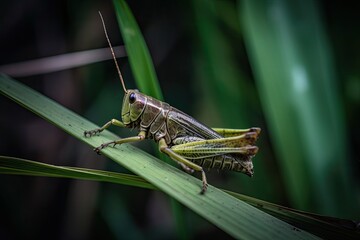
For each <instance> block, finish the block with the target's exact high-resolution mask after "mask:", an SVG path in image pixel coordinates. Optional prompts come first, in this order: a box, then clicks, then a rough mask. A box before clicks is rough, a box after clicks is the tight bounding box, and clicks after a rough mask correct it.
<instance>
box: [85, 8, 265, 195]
mask: <svg viewBox="0 0 360 240" xmlns="http://www.w3.org/2000/svg"><path fill="white" fill-rule="evenodd" d="M99 14H100V17H101V21H102V24H103V27H104V32H105V36H106V39H107V41H108V44H109V46H110V50H111V54H112V56H113V58H114V61H115V65H116V68H117V71H118V74H119V77H120V80H121V83H122V87H123V90H124V93H125V95H124V99H123V105H122V111H121V118H122V121H119V120H116V119H112V120H111V121H109V122H107V123H106V124H105V125H104V126H102V127H101V128H97V129H94V130H90V131H85V132H84V135H85V137H91V136H93V135H95V134H98V133H100V132H102V131H103V130H104V129H106V128H108V127H109V126H111V125H115V126H119V127H127V128H136V129H138V130H139V133H138V135H137V136H134V137H128V138H122V139H117V140H114V141H111V142H107V143H104V144H101V145H100V146H99V147H97V148H95V149H94V151H95V152H97V153H100V151H101V150H102V149H104V148H106V147H108V146H110V145H113V147H114V146H115V145H118V144H122V143H129V142H137V141H142V140H144V139H153V140H155V142H157V143H158V144H159V150H160V151H161V152H162V153H165V154H166V155H168V156H169V157H170V158H171V159H173V160H174V161H176V162H177V163H179V164H180V166H181V167H182V168H183V169H184V170H185V171H186V172H188V173H193V172H194V171H199V172H201V174H202V188H201V192H200V193H201V194H203V193H205V191H206V189H207V186H208V183H207V180H206V175H205V171H204V169H210V168H215V169H220V170H232V171H237V172H242V173H245V174H246V175H248V176H252V175H253V173H254V171H253V163H252V160H251V159H252V157H253V156H254V155H255V154H256V153H257V151H258V147H257V146H254V143H255V141H256V139H257V137H258V135H259V134H260V131H261V129H260V128H255V127H253V128H248V129H221V128H213V129H211V128H209V127H207V126H205V125H204V124H202V123H200V122H198V121H197V120H195V119H194V118H192V117H190V116H189V115H187V114H185V113H183V112H181V111H180V110H178V109H176V108H174V107H172V106H170V105H169V104H168V103H165V102H162V101H159V100H157V99H155V98H152V97H150V96H147V95H145V94H143V93H141V92H139V91H138V90H132V89H126V87H125V83H124V80H123V78H122V75H121V72H120V68H119V66H118V64H117V61H116V58H115V54H114V51H113V48H112V46H111V43H110V39H109V37H108V35H107V32H106V28H105V23H104V20H103V18H102V16H101V13H99Z"/></svg>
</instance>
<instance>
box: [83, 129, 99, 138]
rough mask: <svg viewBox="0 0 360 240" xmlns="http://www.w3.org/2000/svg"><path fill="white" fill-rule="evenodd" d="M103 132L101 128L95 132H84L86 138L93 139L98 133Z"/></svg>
mask: <svg viewBox="0 0 360 240" xmlns="http://www.w3.org/2000/svg"><path fill="white" fill-rule="evenodd" d="M100 132H102V130H101V129H100V128H97V129H94V130H90V131H84V136H85V137H92V136H94V135H96V134H98V133H100Z"/></svg>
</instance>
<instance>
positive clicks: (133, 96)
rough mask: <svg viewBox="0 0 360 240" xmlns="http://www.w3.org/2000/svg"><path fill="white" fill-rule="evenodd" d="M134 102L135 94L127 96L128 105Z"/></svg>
mask: <svg viewBox="0 0 360 240" xmlns="http://www.w3.org/2000/svg"><path fill="white" fill-rule="evenodd" d="M135 100H136V95H135V93H131V94H130V96H129V103H134V102H135Z"/></svg>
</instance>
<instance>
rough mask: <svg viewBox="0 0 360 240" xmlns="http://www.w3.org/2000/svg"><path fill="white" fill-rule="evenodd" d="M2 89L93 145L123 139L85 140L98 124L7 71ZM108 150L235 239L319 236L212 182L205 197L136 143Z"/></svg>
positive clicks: (198, 183)
mask: <svg viewBox="0 0 360 240" xmlns="http://www.w3.org/2000/svg"><path fill="white" fill-rule="evenodd" d="M0 92H1V93H2V94H3V95H5V96H7V97H9V98H10V99H12V100H14V101H15V102H17V103H18V104H20V105H22V106H24V107H25V108H27V109H29V110H30V111H32V112H34V113H35V114H37V115H39V116H40V117H42V118H44V119H45V120H47V121H49V122H50V123H52V124H54V125H55V126H58V127H59V128H61V129H63V130H64V131H65V132H67V133H69V134H70V135H72V136H74V137H76V138H77V139H79V140H80V141H83V142H84V143H87V144H89V145H91V146H92V147H96V146H98V145H100V144H101V143H104V142H107V141H109V140H113V139H116V138H117V136H116V135H115V134H112V133H110V132H109V131H104V132H103V133H102V134H101V135H100V136H96V137H92V138H85V137H84V136H83V132H84V131H85V130H88V129H94V128H96V127H97V126H96V125H94V124H93V123H91V122H89V121H87V120H86V119H84V118H82V117H80V116H78V115H77V114H75V113H73V112H72V111H70V110H68V109H66V108H64V107H63V106H61V105H59V104H58V103H56V102H54V101H52V100H50V99H48V98H46V97H44V96H43V95H41V94H40V93H38V92H36V91H34V90H32V89H30V88H28V87H26V86H24V85H23V84H21V83H19V82H16V81H14V80H12V79H10V78H9V77H7V76H5V75H0ZM102 153H103V154H104V155H105V156H107V157H109V158H110V159H112V160H114V161H115V162H117V163H118V164H120V165H122V166H124V167H125V168H127V169H129V170H130V171H132V172H134V173H135V174H137V175H139V176H141V177H142V178H144V179H145V180H146V181H148V182H149V183H151V184H153V185H154V186H155V187H156V188H158V189H159V190H161V191H163V192H164V193H165V194H167V195H169V196H171V197H173V198H175V199H176V200H177V201H179V202H180V203H182V204H183V205H184V206H186V207H188V208H190V209H191V210H193V211H194V212H196V213H198V214H199V215H200V216H202V217H204V218H205V219H207V220H208V221H210V222H211V223H213V224H215V225H216V226H218V227H219V228H220V229H222V230H223V231H225V232H227V233H228V234H230V235H231V236H233V237H235V238H241V239H264V238H276V239H289V238H292V239H315V238H316V237H315V236H314V235H312V234H310V233H308V232H305V231H303V230H300V229H298V228H295V227H294V226H292V225H289V224H287V223H285V222H283V221H281V220H279V219H277V218H275V217H272V216H271V215H269V214H267V213H264V212H262V211H260V210H258V209H256V208H254V207H252V206H250V205H249V204H247V203H245V202H243V201H239V200H238V199H236V198H234V197H232V196H230V195H228V194H226V193H224V192H223V191H221V190H219V189H217V188H215V187H213V186H211V185H209V188H208V191H207V192H206V194H205V195H200V194H199V191H200V186H201V181H200V180H198V179H196V178H194V177H192V176H190V175H188V174H186V173H184V172H182V171H180V170H179V169H177V168H174V167H172V166H170V165H168V164H166V163H164V162H162V161H160V160H158V159H156V158H154V157H152V156H150V155H149V154H147V153H144V152H143V151H141V150H139V149H136V148H134V147H132V146H131V145H128V144H124V145H121V146H118V147H116V148H106V149H104V151H103V152H102Z"/></svg>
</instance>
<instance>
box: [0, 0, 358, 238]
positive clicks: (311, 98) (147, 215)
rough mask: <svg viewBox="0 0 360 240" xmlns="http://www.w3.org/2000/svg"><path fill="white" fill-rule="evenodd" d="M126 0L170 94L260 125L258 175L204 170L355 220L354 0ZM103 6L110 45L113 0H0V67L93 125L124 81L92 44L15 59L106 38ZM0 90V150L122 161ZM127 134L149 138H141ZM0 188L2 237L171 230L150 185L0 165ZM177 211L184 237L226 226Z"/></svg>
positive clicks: (231, 120) (288, 202) (247, 188)
mask: <svg viewBox="0 0 360 240" xmlns="http://www.w3.org/2000/svg"><path fill="white" fill-rule="evenodd" d="M128 4H129V7H130V9H131V10H132V11H133V14H134V16H135V18H136V20H137V21H138V24H139V26H140V29H141V30H142V32H143V35H144V38H145V41H146V43H147V45H148V47H149V50H150V53H151V56H152V59H153V62H154V66H155V69H156V72H157V75H158V79H159V82H160V85H161V88H162V91H163V95H164V98H165V100H166V101H167V102H168V103H170V104H171V105H172V106H174V107H176V108H178V109H181V110H182V111H184V112H186V113H188V114H190V115H192V116H193V117H195V118H196V119H198V120H200V121H202V122H204V123H206V124H207V125H209V126H213V127H224V128H247V127H251V126H257V127H261V128H262V130H263V131H262V135H261V138H260V140H259V142H258V145H259V147H260V152H259V154H258V155H257V156H256V157H255V158H254V165H255V176H254V177H253V178H248V177H247V176H245V175H241V174H238V173H231V172H218V171H210V172H209V173H208V179H209V182H210V183H211V184H213V185H215V186H218V187H222V188H225V189H228V190H232V191H235V192H239V193H243V194H246V195H250V196H252V197H256V198H259V199H263V200H266V201H270V202H273V203H277V204H281V205H284V206H288V207H292V208H296V209H300V210H304V211H309V212H313V213H318V214H323V215H329V216H334V217H339V218H347V219H354V220H356V219H357V220H359V216H360V207H359V206H360V191H359V184H358V182H359V176H360V175H359V174H360V172H359V166H360V163H359V159H360V154H359V151H358V148H359V146H360V141H359V138H358V136H359V134H360V128H359V126H358V122H359V120H360V116H359V113H360V111H359V106H360V70H359V69H360V45H359V42H360V28H359V20H360V18H359V15H358V11H357V8H356V6H355V5H351V4H349V3H348V2H343V1H310V0H305V1H285V0H273V1H250V0H246V1H240V0H239V1H230V0H228V1H204V0H203V1H201V0H196V1H128ZM99 10H100V11H101V12H102V14H103V16H104V17H105V21H106V24H107V30H108V33H109V35H110V38H111V41H112V42H113V45H116V46H121V45H122V44H123V41H122V38H121V35H120V32H119V28H118V24H117V22H116V16H115V12H114V7H113V4H112V2H111V1H94V0H90V1H40V0H23V1H2V2H1V3H0V13H1V17H0V41H1V44H0V71H1V72H7V73H9V75H10V76H12V77H13V78H15V79H17V80H19V81H21V82H23V83H25V84H26V85H28V86H31V87H32V88H34V89H36V90H38V91H40V92H42V93H43V94H44V95H46V96H48V97H50V98H52V99H54V100H55V101H57V102H59V103H61V104H62V105H64V106H66V107H67V108H69V109H71V110H73V111H74V112H76V113H78V114H80V115H82V116H84V117H86V118H88V119H90V120H91V121H93V122H95V123H97V124H98V125H102V124H103V123H105V122H106V121H108V120H109V119H111V118H114V117H115V118H119V115H120V108H121V101H122V96H123V93H122V88H121V85H120V82H119V80H118V77H117V73H116V69H115V66H114V63H113V61H112V60H108V61H103V60H102V58H103V54H102V53H101V54H98V55H96V54H95V61H98V62H97V63H90V62H92V61H94V60H93V59H87V60H86V58H85V62H86V61H88V62H89V63H88V64H85V65H83V66H76V64H75V63H76V62H78V63H79V64H81V62H82V61H80V60H77V59H75V60H74V58H73V57H72V56H67V57H65V60H63V61H64V62H71V61H74V62H75V63H74V64H73V67H72V68H70V69H66V70H59V71H52V72H49V71H50V70H48V69H50V67H51V66H52V65H51V64H53V63H52V62H50V61H48V62H45V63H41V64H40V67H39V66H38V65H32V64H34V63H33V62H32V63H31V62H30V63H29V62H26V63H25V64H23V65H14V63H19V62H24V61H28V60H34V59H38V58H43V57H49V56H56V55H62V54H67V53H73V52H78V51H87V50H93V49H100V48H106V47H107V43H106V40H105V37H104V33H103V29H102V26H101V22H100V19H99V16H98V13H97V11H99ZM105 51H106V54H109V52H108V50H107V49H105ZM121 54H123V53H121V52H119V55H121ZM96 56H97V57H96ZM108 56H109V55H108ZM89 58H90V57H89ZM92 58H94V56H93V55H92ZM62 63H63V62H61V63H60V62H58V63H56V62H55V66H59V65H60V64H62ZM9 64H10V65H9ZM119 64H120V68H121V69H122V72H123V75H124V78H125V81H126V84H127V87H128V88H134V87H136V86H135V84H134V79H133V75H132V70H131V69H130V66H129V63H128V60H127V58H126V56H125V55H124V57H122V58H119ZM0 99H1V100H0V104H1V105H0V106H1V109H2V114H1V118H0V131H1V135H0V136H1V137H0V151H1V152H0V154H1V155H7V156H14V157H21V158H25V159H30V160H36V161H40V162H45V163H50V164H56V165H66V166H78V167H86V168H96V169H106V170H111V171H118V172H127V171H126V169H123V168H122V167H120V166H118V165H116V164H115V163H113V162H112V161H111V160H109V159H106V158H105V157H99V156H98V155H96V154H94V153H93V151H92V149H91V148H90V147H88V146H85V145H84V144H82V143H80V142H79V141H77V140H76V139H73V138H72V137H70V136H68V135H67V134H66V133H64V132H62V131H61V130H59V129H57V128H56V127H54V126H52V125H51V124H49V123H47V122H46V121H44V120H42V119H40V118H38V117H37V116H35V115H34V114H32V113H31V112H28V111H27V110H25V109H23V108H21V107H20V106H18V105H16V104H15V103H13V102H12V101H10V100H8V99H6V98H5V97H1V98H0ZM112 131H114V132H116V133H117V134H119V135H120V136H130V135H132V134H134V132H130V131H128V130H127V129H117V128H112ZM137 145H138V146H139V147H140V148H142V149H144V150H145V151H148V152H153V147H152V146H151V144H149V143H141V144H137ZM0 190H1V191H0V212H1V215H0V238H1V239H15V238H16V239H17V238H38V237H47V238H52V239H97V238H100V237H102V238H108V239H143V238H147V239H149V238H150V239H151V238H153V239H172V238H176V229H175V226H176V224H175V222H174V221H175V220H174V218H173V215H172V212H171V206H170V202H169V199H168V198H167V197H166V196H165V195H164V194H162V193H160V192H155V191H150V190H144V189H138V188H133V187H126V186H119V185H114V184H108V183H96V182H87V181H75V180H69V179H50V178H40V177H23V176H6V175H1V176H0ZM183 211H184V216H185V222H186V223H187V225H188V230H187V233H186V234H187V236H188V237H189V238H196V237H214V236H218V237H228V236H227V235H226V234H225V233H223V232H222V231H221V230H219V229H217V228H216V227H214V226H212V225H211V224H209V223H208V222H207V221H205V220H203V219H202V218H200V217H198V216H197V215H196V214H194V213H192V212H190V211H189V210H187V209H185V208H184V209H183Z"/></svg>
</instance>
